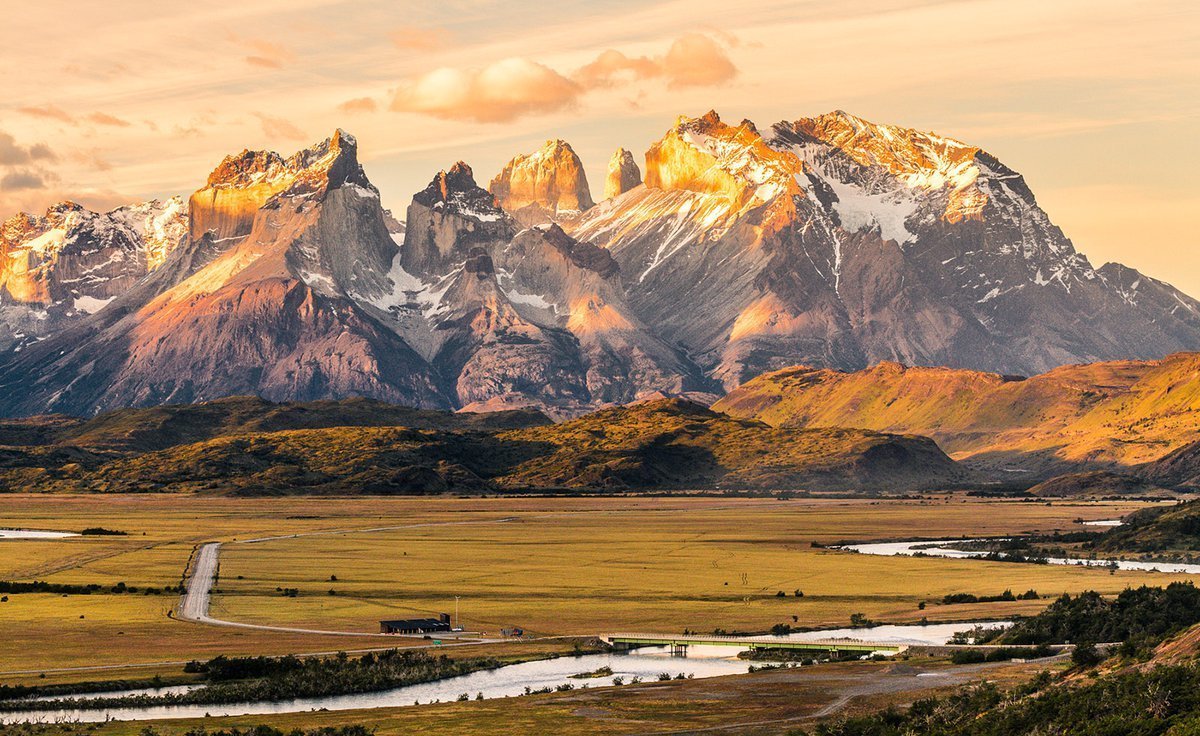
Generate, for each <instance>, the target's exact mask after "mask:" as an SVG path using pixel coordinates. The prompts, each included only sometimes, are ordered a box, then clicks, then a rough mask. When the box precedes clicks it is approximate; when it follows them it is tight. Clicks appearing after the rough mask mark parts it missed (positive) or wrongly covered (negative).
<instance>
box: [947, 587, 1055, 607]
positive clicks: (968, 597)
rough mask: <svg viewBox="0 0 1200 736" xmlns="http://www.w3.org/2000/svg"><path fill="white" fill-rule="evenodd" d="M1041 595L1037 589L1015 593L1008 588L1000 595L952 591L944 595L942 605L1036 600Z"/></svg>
mask: <svg viewBox="0 0 1200 736" xmlns="http://www.w3.org/2000/svg"><path fill="white" fill-rule="evenodd" d="M1038 598H1039V596H1038V593H1037V591H1036V590H1027V591H1025V592H1024V593H1022V594H1021V595H1013V592H1012V591H1011V590H1006V591H1004V592H1003V593H1001V594H999V595H975V594H973V593H950V594H948V595H944V596H942V605H944V606H953V605H958V604H962V603H997V602H1000V601H1036V600H1038Z"/></svg>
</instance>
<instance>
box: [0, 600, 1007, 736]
mask: <svg viewBox="0 0 1200 736" xmlns="http://www.w3.org/2000/svg"><path fill="white" fill-rule="evenodd" d="M1005 623H1006V622H997V621H983V622H972V623H958V624H931V625H928V626H917V625H913V626H876V627H871V628H857V629H834V630H828V629H827V630H823V631H809V632H804V633H796V634H789V635H788V636H786V637H781V638H787V639H800V640H808V639H825V638H848V639H863V640H869V641H880V642H885V641H886V642H895V643H902V644H944V643H946V642H947V641H948V640H949V638H950V637H951V636H953V635H954V634H955V633H957V632H959V631H967V630H970V629H971V628H973V627H975V626H976V625H979V624H983V625H991V626H997V625H1004V624H1005ZM737 653H738V650H737V649H735V648H734V647H727V646H692V647H689V649H688V655H687V656H686V657H676V656H672V655H671V653H670V649H669V647H647V648H642V649H637V650H633V651H630V652H614V653H610V654H586V655H583V656H579V657H560V658H558V659H546V660H540V661H536V662H524V663H522V664H513V665H508V666H506V667H501V668H499V669H495V670H485V671H480V672H473V673H471V674H468V675H460V676H458V677H451V678H447V679H445V680H438V681H436V682H427V683H422V684H419V685H409V686H407V687H400V688H395V689H393V690H386V691H383V692H378V693H362V694H357V695H336V696H329V697H320V698H300V699H296V700H287V701H280V702H263V703H235V704H229V705H166V706H151V707H134V708H104V709H96V710H83V709H79V708H71V707H70V705H69V702H66V703H62V704H63V705H64V706H65V707H62V708H48V709H46V710H41V711H28V712H20V713H7V714H0V724H11V723H21V722H41V723H54V722H63V721H67V722H70V721H78V722H84V723H96V722H101V721H106V720H121V721H147V720H161V719H166V718H200V717H204V716H240V715H269V714H278V713H298V712H304V711H312V710H321V709H324V710H357V709H365V708H394V707H398V706H407V705H415V704H417V703H431V702H434V701H440V702H446V701H450V700H455V699H457V698H458V697H459V696H461V695H462V694H463V693H466V694H467V695H468V697H470V698H471V699H474V698H475V697H476V696H477V694H479V693H482V694H483V697H484V698H485V699H491V698H508V697H515V696H518V695H523V694H524V693H525V689H526V688H529V689H530V690H540V689H542V688H551V689H553V688H556V687H558V686H560V685H567V684H570V685H573V686H574V687H576V688H581V687H584V686H588V687H605V686H609V685H612V684H613V678H614V677H621V678H623V680H624V682H626V683H628V682H630V681H631V680H632V679H633V678H635V677H640V678H642V679H643V680H647V681H649V680H655V679H658V677H659V675H660V673H666V674H669V675H671V676H672V677H675V676H677V675H679V674H683V675H684V676H685V677H686V676H689V675H690V676H691V677H693V678H706V677H720V676H722V675H737V674H743V673H745V672H747V671H748V670H749V668H750V665H751V664H753V663H752V662H749V661H747V660H742V659H738V658H737ZM602 667H609V668H611V669H612V672H613V674H612V675H606V676H604V677H602V678H595V679H591V678H588V679H577V678H573V677H572V675H577V674H581V673H587V672H595V671H596V670H598V669H600V668H602ZM185 687H195V686H185ZM136 692H140V691H130V692H129V693H105V695H106V696H108V697H119V696H120V695H125V694H133V693H136ZM80 697H90V696H80ZM62 700H65V699H60V702H61V701H62Z"/></svg>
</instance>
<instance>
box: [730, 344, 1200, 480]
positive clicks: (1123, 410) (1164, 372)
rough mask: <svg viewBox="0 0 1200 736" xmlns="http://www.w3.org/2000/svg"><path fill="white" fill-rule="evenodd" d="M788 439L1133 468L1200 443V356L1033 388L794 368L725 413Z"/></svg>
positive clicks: (899, 373) (966, 378)
mask: <svg viewBox="0 0 1200 736" xmlns="http://www.w3.org/2000/svg"><path fill="white" fill-rule="evenodd" d="M713 408H714V409H716V410H718V411H722V412H726V413H728V414H730V415H732V416H735V417H745V418H757V419H761V420H763V421H765V422H768V423H770V424H772V425H774V426H780V427H861V428H865V429H873V430H877V431H883V432H900V433H913V434H921V435H926V436H929V437H932V438H934V439H935V440H936V441H937V442H938V444H939V445H940V446H941V447H942V448H944V449H945V450H946V451H947V452H948V453H949V454H950V455H951V456H952V457H954V458H956V459H959V460H964V461H967V462H968V463H969V464H971V465H972V466H974V467H979V468H985V469H992V470H999V469H1002V468H1007V469H1012V468H1021V469H1025V470H1027V471H1029V477H1033V478H1038V477H1049V476H1051V475H1054V474H1056V473H1059V472H1064V471H1066V470H1078V469H1102V468H1120V467H1130V466H1134V465H1137V464H1140V463H1145V462H1148V461H1152V460H1155V459H1157V458H1159V457H1161V456H1163V455H1164V454H1166V453H1168V452H1170V451H1172V450H1174V449H1176V448H1179V447H1181V446H1183V445H1186V444H1188V443H1190V442H1193V441H1196V440H1197V439H1200V429H1198V428H1200V354H1196V353H1180V354H1176V355H1172V356H1169V357H1167V358H1165V359H1163V360H1161V361H1116V362H1107V363H1092V364H1087V365H1075V366H1063V367H1061V368H1057V369H1055V370H1052V371H1049V372H1047V373H1043V374H1040V375H1037V376H1033V377H1030V378H1014V377H1006V376H1000V375H997V374H992V373H980V372H976V371H966V370H958V369H951V368H906V367H904V366H900V365H898V364H895V363H881V364H879V365H877V366H874V367H872V368H868V369H866V370H863V371H858V372H855V373H842V372H839V371H831V370H816V369H811V368H804V367H796V368H787V369H784V370H781V371H776V372H774V373H768V374H764V375H762V376H759V377H758V378H755V379H754V380H752V381H749V382H747V383H746V384H744V385H743V386H741V387H740V388H738V389H736V390H734V391H732V392H730V394H729V395H728V396H726V397H724V398H723V399H721V400H720V401H718V402H717V403H716V404H715V405H714V406H713Z"/></svg>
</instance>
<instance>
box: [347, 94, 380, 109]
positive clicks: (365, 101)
mask: <svg viewBox="0 0 1200 736" xmlns="http://www.w3.org/2000/svg"><path fill="white" fill-rule="evenodd" d="M338 109H339V110H341V111H342V112H348V113H366V112H375V111H376V110H378V109H379V103H378V102H376V101H375V98H374V97H355V98H354V99H353V100H346V101H345V102H343V103H342V104H340V105H338Z"/></svg>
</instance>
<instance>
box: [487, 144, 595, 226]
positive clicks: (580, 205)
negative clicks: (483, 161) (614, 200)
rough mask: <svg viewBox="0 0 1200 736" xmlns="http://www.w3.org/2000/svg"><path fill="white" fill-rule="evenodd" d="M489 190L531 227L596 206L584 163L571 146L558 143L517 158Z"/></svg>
mask: <svg viewBox="0 0 1200 736" xmlns="http://www.w3.org/2000/svg"><path fill="white" fill-rule="evenodd" d="M488 189H489V190H490V191H491V192H492V194H494V195H496V201H497V202H498V203H499V204H500V206H501V207H503V208H504V209H505V210H506V211H507V212H509V213H511V214H512V215H513V216H514V217H516V218H517V220H518V221H519V222H521V223H522V224H524V225H527V226H528V225H537V224H540V223H544V222H550V221H556V220H558V219H562V218H567V217H572V216H575V215H578V214H579V213H580V212H583V211H584V210H586V209H588V208H590V207H591V206H592V205H593V204H595V203H594V202H593V201H592V194H591V190H590V189H588V182H587V175H586V174H584V171H583V163H582V162H581V161H580V160H579V157H578V156H576V155H575V151H574V150H573V149H572V148H571V146H570V144H568V143H567V142H566V141H563V140H558V139H554V140H549V141H546V145H544V146H542V147H541V148H540V149H538V150H537V151H535V152H534V153H532V154H528V155H525V154H520V155H518V156H516V157H514V158H513V159H512V160H511V161H509V162H508V163H507V164H505V165H504V168H503V169H502V170H501V171H500V173H499V174H497V175H496V177H495V178H494V179H492V183H491V184H490V185H489V186H488Z"/></svg>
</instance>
